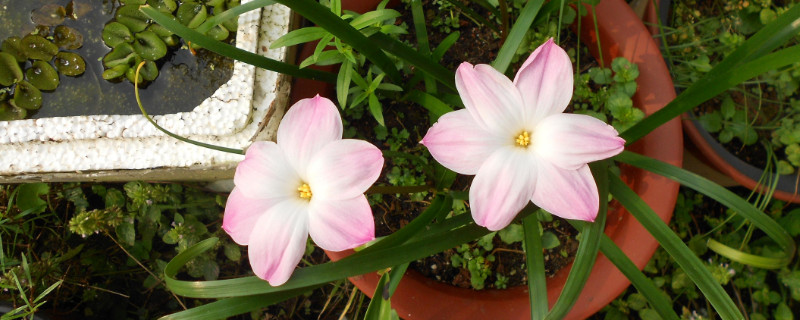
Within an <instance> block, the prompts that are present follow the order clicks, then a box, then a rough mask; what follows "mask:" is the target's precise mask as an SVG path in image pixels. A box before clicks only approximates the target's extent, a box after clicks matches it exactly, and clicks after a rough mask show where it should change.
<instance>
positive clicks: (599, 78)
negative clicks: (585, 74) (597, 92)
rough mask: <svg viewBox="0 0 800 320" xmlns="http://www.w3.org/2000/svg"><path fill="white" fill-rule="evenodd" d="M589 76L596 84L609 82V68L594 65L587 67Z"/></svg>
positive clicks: (610, 77)
mask: <svg viewBox="0 0 800 320" xmlns="http://www.w3.org/2000/svg"><path fill="white" fill-rule="evenodd" d="M589 77H590V78H591V79H592V81H594V83H596V84H609V83H611V79H612V76H611V69H609V68H603V67H594V68H591V69H589Z"/></svg>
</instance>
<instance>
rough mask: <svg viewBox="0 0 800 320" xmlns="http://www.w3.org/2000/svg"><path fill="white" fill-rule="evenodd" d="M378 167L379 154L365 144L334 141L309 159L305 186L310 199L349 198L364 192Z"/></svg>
mask: <svg viewBox="0 0 800 320" xmlns="http://www.w3.org/2000/svg"><path fill="white" fill-rule="evenodd" d="M382 168H383V154H382V153H381V151H380V150H378V148H376V147H375V146H373V145H372V144H370V143H369V142H366V141H362V140H351V139H345V140H337V141H333V142H331V143H329V144H328V145H327V146H325V147H324V148H322V150H320V151H319V152H318V153H317V154H316V155H315V156H314V158H312V159H311V163H309V166H308V185H309V186H310V187H311V192H312V193H313V198H319V199H325V200H329V199H337V200H340V199H350V198H353V197H355V196H357V195H360V194H363V193H364V191H367V188H369V186H371V185H372V184H373V183H375V180H377V179H378V176H379V175H380V173H381V169H382ZM313 198H312V199H313Z"/></svg>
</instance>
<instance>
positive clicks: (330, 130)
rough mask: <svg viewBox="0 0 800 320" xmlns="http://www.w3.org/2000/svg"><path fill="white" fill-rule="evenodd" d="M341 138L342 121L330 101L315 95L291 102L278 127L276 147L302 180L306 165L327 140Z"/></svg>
mask: <svg viewBox="0 0 800 320" xmlns="http://www.w3.org/2000/svg"><path fill="white" fill-rule="evenodd" d="M340 139H342V118H341V117H340V116H339V110H337V109H336V106H335V105H333V102H331V101H330V100H328V99H326V98H322V97H320V96H319V95H317V96H316V97H314V98H309V99H303V100H300V101H298V102H297V103H295V104H294V105H293V106H292V107H291V108H290V109H289V111H288V112H286V115H285V116H284V117H283V120H281V124H280V126H279V127H278V145H279V146H280V147H281V149H283V150H284V151H285V152H286V157H287V158H288V159H291V164H292V165H293V166H294V167H295V168H296V170H297V172H298V173H299V174H300V176H301V177H303V178H305V176H304V175H305V169H306V166H307V165H308V162H309V161H311V158H312V157H313V156H314V154H315V153H317V151H319V150H320V149H322V147H324V146H325V145H326V144H328V143H329V142H331V141H335V140H340Z"/></svg>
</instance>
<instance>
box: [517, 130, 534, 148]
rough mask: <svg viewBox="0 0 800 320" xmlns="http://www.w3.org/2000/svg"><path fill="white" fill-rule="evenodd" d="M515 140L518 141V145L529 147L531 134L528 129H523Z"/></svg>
mask: <svg viewBox="0 0 800 320" xmlns="http://www.w3.org/2000/svg"><path fill="white" fill-rule="evenodd" d="M514 142H516V143H517V147H521V148H527V147H528V145H529V144H531V134H530V133H528V131H522V133H520V134H519V135H518V136H517V138H516V139H514Z"/></svg>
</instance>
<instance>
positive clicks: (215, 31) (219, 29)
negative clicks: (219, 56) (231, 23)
mask: <svg viewBox="0 0 800 320" xmlns="http://www.w3.org/2000/svg"><path fill="white" fill-rule="evenodd" d="M230 34H231V33H230V32H229V31H228V29H225V27H223V26H222V25H216V26H214V27H213V28H211V29H210V30H208V32H206V35H207V36H209V37H212V38H214V39H215V40H219V41H222V40H225V39H228V36H230Z"/></svg>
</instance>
